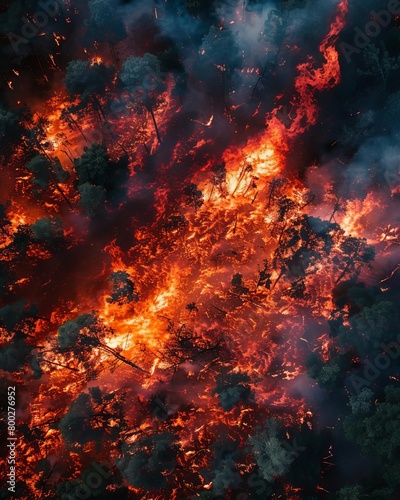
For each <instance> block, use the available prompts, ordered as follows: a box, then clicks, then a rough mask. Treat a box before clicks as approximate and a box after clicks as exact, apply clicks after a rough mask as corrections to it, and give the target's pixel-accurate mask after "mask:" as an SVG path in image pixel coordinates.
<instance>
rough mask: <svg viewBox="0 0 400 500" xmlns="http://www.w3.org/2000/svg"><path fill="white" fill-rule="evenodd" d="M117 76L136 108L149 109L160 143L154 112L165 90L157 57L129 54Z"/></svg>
mask: <svg viewBox="0 0 400 500" xmlns="http://www.w3.org/2000/svg"><path fill="white" fill-rule="evenodd" d="M119 78H120V80H121V82H122V84H123V85H124V87H125V88H126V89H127V90H128V91H129V93H130V94H131V96H132V99H133V100H134V104H135V105H136V106H137V107H138V109H139V110H141V109H142V108H145V109H147V111H149V113H150V115H151V118H152V120H153V123H154V128H155V131H156V134H157V139H158V141H159V142H160V143H161V142H162V141H161V135H160V131H159V129H158V126H157V121H156V117H155V114H154V111H155V110H156V109H157V108H158V106H159V105H160V104H161V100H160V95H161V93H162V92H163V91H164V90H165V85H164V83H163V81H162V73H161V66H160V61H159V59H158V58H157V57H156V56H154V55H152V54H144V56H143V57H134V56H130V57H128V59H126V61H124V63H123V65H122V69H121V73H120V75H119Z"/></svg>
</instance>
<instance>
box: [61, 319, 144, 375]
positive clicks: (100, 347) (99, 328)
mask: <svg viewBox="0 0 400 500" xmlns="http://www.w3.org/2000/svg"><path fill="white" fill-rule="evenodd" d="M113 335H114V332H113V330H112V329H111V328H109V327H106V326H105V325H104V324H102V323H101V321H100V320H99V319H98V318H97V317H96V315H95V314H82V315H80V316H78V317H77V318H76V319H74V320H70V321H67V322H66V323H64V324H63V325H61V326H60V327H59V329H58V344H59V347H60V351H61V352H63V353H67V354H70V355H71V354H72V355H73V356H74V357H75V358H76V359H78V360H79V361H80V362H81V363H83V362H85V361H86V360H87V359H88V358H90V357H91V356H93V354H94V355H96V354H95V353H96V351H103V352H104V353H106V354H110V355H111V356H114V357H115V358H116V359H118V360H119V361H121V362H123V363H125V364H127V365H128V366H131V367H132V368H135V369H136V370H139V371H141V372H144V373H146V371H145V370H143V369H142V368H140V367H139V366H138V365H137V364H135V363H133V362H132V361H130V360H129V359H127V358H125V357H124V356H123V355H122V354H120V349H114V348H112V347H110V346H109V345H107V344H106V343H105V338H106V337H111V336H113Z"/></svg>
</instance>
